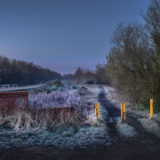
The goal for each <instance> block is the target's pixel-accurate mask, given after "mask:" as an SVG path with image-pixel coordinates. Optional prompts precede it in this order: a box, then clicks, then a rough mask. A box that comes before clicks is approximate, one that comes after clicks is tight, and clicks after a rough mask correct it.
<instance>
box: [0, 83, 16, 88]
mask: <svg viewBox="0 0 160 160" xmlns="http://www.w3.org/2000/svg"><path fill="white" fill-rule="evenodd" d="M16 87H18V84H2V85H0V88H16Z"/></svg>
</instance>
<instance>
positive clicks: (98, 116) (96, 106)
mask: <svg viewBox="0 0 160 160" xmlns="http://www.w3.org/2000/svg"><path fill="white" fill-rule="evenodd" d="M99 110H100V105H99V103H96V105H95V114H96V117H97V118H100V111H99Z"/></svg>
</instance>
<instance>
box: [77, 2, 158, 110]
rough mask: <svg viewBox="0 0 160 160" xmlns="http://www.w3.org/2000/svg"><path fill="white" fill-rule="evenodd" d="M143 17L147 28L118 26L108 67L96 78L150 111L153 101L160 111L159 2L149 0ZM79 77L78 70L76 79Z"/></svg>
mask: <svg viewBox="0 0 160 160" xmlns="http://www.w3.org/2000/svg"><path fill="white" fill-rule="evenodd" d="M142 16H143V18H144V21H145V24H139V23H137V22H132V23H129V24H127V25H125V24H124V23H120V24H118V25H117V27H116V28H115V30H114V32H113V35H112V37H111V49H110V52H109V54H108V56H107V57H106V60H107V63H106V64H105V65H99V66H98V67H97V69H96V71H95V72H94V78H95V77H96V81H97V82H101V83H110V84H111V85H112V86H114V87H116V88H117V89H118V90H120V91H121V92H122V93H123V94H124V95H125V96H126V97H128V98H129V99H130V101H132V102H134V103H137V104H140V105H142V106H143V107H145V106H147V107H148V103H149V99H150V98H154V102H155V106H156V110H157V111H159V110H160V107H159V106H160V0H150V3H149V6H148V8H147V9H146V12H145V13H144V14H143V15H142ZM80 73H82V72H81V70H80V69H79V70H77V71H76V73H75V75H76V74H77V75H78V74H79V75H80ZM86 74H87V73H86ZM86 74H85V77H88V76H86ZM81 75H82V74H81ZM75 77H79V76H75ZM81 78H82V77H81Z"/></svg>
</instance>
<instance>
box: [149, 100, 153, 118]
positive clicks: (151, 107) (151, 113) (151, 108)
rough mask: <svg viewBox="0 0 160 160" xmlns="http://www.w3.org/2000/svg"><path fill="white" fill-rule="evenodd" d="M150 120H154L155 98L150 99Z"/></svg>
mask: <svg viewBox="0 0 160 160" xmlns="http://www.w3.org/2000/svg"><path fill="white" fill-rule="evenodd" d="M150 118H151V119H153V98H151V99H150Z"/></svg>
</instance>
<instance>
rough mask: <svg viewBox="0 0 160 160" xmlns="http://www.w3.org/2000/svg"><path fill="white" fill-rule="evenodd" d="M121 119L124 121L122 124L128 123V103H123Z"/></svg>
mask: <svg viewBox="0 0 160 160" xmlns="http://www.w3.org/2000/svg"><path fill="white" fill-rule="evenodd" d="M121 119H122V123H124V122H125V121H126V103H125V102H122V103H121Z"/></svg>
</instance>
